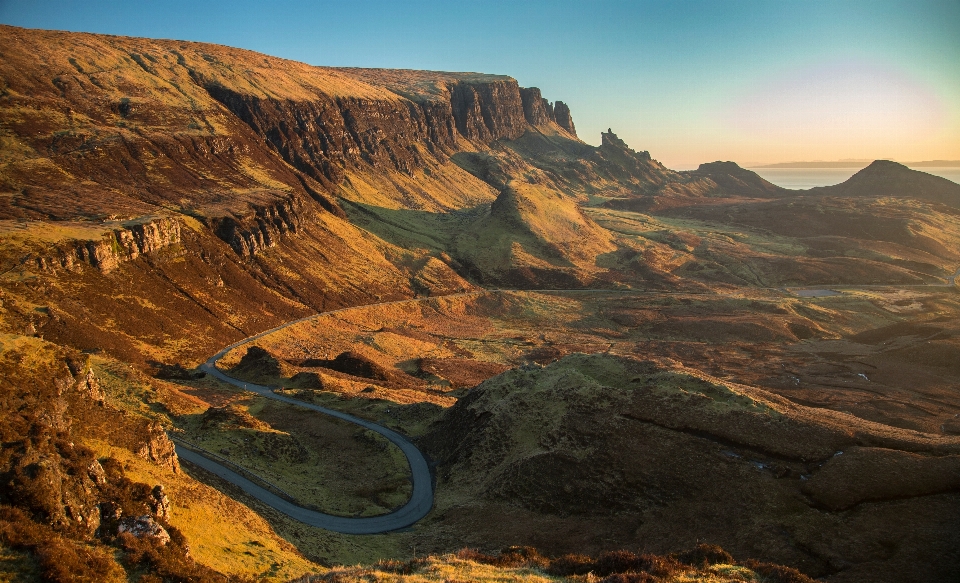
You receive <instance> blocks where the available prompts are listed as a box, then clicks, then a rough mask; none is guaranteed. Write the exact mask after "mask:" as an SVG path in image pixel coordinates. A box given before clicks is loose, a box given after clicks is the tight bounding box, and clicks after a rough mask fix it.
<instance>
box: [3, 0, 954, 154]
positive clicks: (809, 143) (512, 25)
mask: <svg viewBox="0 0 960 583" xmlns="http://www.w3.org/2000/svg"><path fill="white" fill-rule="evenodd" d="M0 22H2V23H5V24H13V25H17V26H25V27H30V28H47V29H60V30H73V31H85V32H98V33H109V34H118V35H129V36H143V37H155V38H174V39H182V40H194V41H203V42H211V43H217V44H224V45H230V46H236V47H242V48H247V49H252V50H255V51H260V52H263V53H267V54H270V55H275V56H279V57H285V58H289V59H294V60H298V61H304V62H307V63H310V64H314V65H330V66H358V67H393V68H409V69H432V70H446V71H478V72H484V73H499V74H506V75H510V76H512V77H514V78H516V79H517V80H518V81H519V82H520V84H521V85H522V86H536V87H540V88H541V89H542V90H543V94H544V96H545V97H547V98H548V99H550V100H556V99H560V100H562V101H564V102H566V103H567V104H569V105H570V107H571V110H572V112H573V117H574V122H575V123H576V125H577V131H578V134H579V135H580V137H581V139H583V140H584V141H586V142H589V143H593V144H598V143H599V141H600V132H601V131H604V130H606V129H607V128H608V127H609V128H612V129H613V130H614V132H616V133H617V134H618V135H619V136H620V137H621V138H623V139H624V140H626V142H627V143H628V144H630V145H631V146H632V147H633V148H634V149H637V150H649V151H650V153H651V154H652V155H653V157H654V158H657V159H659V160H661V161H662V162H664V163H665V164H667V165H668V166H671V167H673V168H687V167H695V166H696V165H697V164H699V163H700V162H706V161H712V160H718V159H719V160H735V161H737V162H740V163H741V164H742V165H751V164H758V163H769V162H782V161H795V160H816V159H821V160H836V159H843V158H858V159H861V158H863V159H874V158H892V159H897V160H901V161H918V160H930V159H954V160H956V159H960V0H941V1H934V0H913V1H909V2H907V1H901V2H892V1H884V0H860V1H848V2H845V1H841V0H837V1H819V0H802V1H796V2H794V1H787V0H782V1H780V0H769V1H759V0H756V1H746V0H744V1H738V0H716V1H699V2H694V1H690V2H683V1H669V2H668V1H660V2H649V1H632V2H631V1H618V2H614V1H603V0H595V1H582V2H572V1H564V0H554V1H540V0H524V1H522V2H518V1H512V2H501V1H478V0H450V1H436V0H407V1H397V2H389V1H386V0H353V1H346V0H340V1H334V2H331V1H325V0H313V1H302V2H293V1H289V0H275V1H272V2H270V1H263V0H259V1H252V0H230V1H226V0H189V1H186V0H170V1H166V2H159V1H154V0H123V1H119V0H85V1H80V0H0Z"/></svg>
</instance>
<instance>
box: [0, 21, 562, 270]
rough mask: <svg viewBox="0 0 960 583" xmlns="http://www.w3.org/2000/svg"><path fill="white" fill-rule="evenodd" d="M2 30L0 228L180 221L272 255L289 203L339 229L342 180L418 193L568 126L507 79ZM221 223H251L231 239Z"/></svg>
mask: <svg viewBox="0 0 960 583" xmlns="http://www.w3.org/2000/svg"><path fill="white" fill-rule="evenodd" d="M0 32H2V34H0V52H2V54H3V55H4V60H3V62H2V63H0V79H2V80H3V82H4V87H5V89H4V93H3V96H2V98H0V120H2V122H0V125H2V128H0V129H2V131H3V132H4V135H6V136H7V137H8V138H9V140H11V142H10V147H6V146H5V150H6V151H7V152H8V153H9V154H10V163H9V164H6V165H5V166H4V167H3V168H2V169H0V190H2V191H3V192H9V193H17V196H15V197H4V198H2V199H0V218H32V219H56V220H76V219H81V220H89V219H95V220H97V219H103V218H104V217H105V216H107V217H109V216H116V217H123V218H134V217H142V216H146V215H150V214H159V213H160V211H161V210H163V211H164V212H169V211H171V210H173V211H174V212H176V211H181V212H188V214H191V215H192V216H197V217H204V218H206V219H208V220H205V221H204V222H205V223H206V224H208V225H211V226H213V227H214V228H217V229H220V228H221V227H222V231H218V234H226V235H227V236H226V238H225V240H227V241H228V242H229V243H230V244H231V246H232V247H233V248H234V249H235V250H237V252H238V253H248V252H249V250H250V249H257V248H260V247H262V246H264V245H266V246H269V245H270V244H271V243H270V242H269V241H267V239H268V238H269V237H268V233H267V231H265V230H264V228H263V227H262V225H263V224H264V223H267V224H270V225H275V226H276V232H275V233H274V235H276V234H278V233H279V234H284V233H297V232H298V229H297V228H296V225H295V221H288V220H286V219H285V218H284V210H283V209H284V207H289V206H290V204H291V203H290V202H289V201H291V200H292V199H295V198H300V199H302V204H303V205H305V206H310V205H311V201H313V202H315V203H317V204H319V205H320V207H321V209H322V210H325V211H329V212H332V213H333V214H335V215H337V216H340V217H341V218H343V214H342V212H341V211H340V209H339V208H338V206H337V203H336V202H335V198H336V197H337V196H340V195H342V194H343V192H342V191H341V190H340V188H341V187H342V185H344V183H345V181H347V180H348V178H349V176H350V175H351V174H356V173H367V174H368V175H376V176H388V177H395V178H391V179H393V180H395V181H398V182H401V183H402V182H403V181H404V180H408V179H409V178H411V177H413V176H415V175H416V176H417V178H418V180H421V181H429V180H430V179H429V178H424V177H423V174H424V171H425V170H429V171H430V174H431V175H434V176H435V171H436V170H437V169H438V168H439V167H441V166H443V165H444V164H446V163H447V160H448V159H449V157H450V156H451V155H453V154H455V153H456V152H458V151H460V150H462V149H464V148H466V149H475V148H483V147H485V146H487V145H489V144H490V143H491V142H493V141H495V140H500V139H508V140H512V139H516V138H518V137H520V136H522V135H523V134H524V132H526V131H527V129H528V128H529V127H530V125H531V124H533V125H544V124H546V125H549V124H554V123H556V124H557V127H563V128H565V129H566V130H568V131H572V128H573V125H572V121H571V120H570V118H569V109H568V108H566V106H565V105H563V104H562V103H560V102H557V104H556V106H555V107H551V106H550V104H549V103H547V102H546V101H544V100H543V99H542V97H540V92H539V90H537V89H535V88H531V89H523V90H522V91H521V88H520V87H519V86H518V84H517V82H516V80H514V79H512V78H510V77H505V76H498V75H479V74H472V73H466V74H459V73H435V72H416V71H383V70H373V69H334V68H324V67H311V66H308V65H304V64H301V63H295V62H291V61H285V60H283V59H276V58H272V57H267V56H264V55H260V54H257V53H252V52H249V51H243V50H238V49H231V48H228V47H220V46H213V45H204V44H199V43H187V42H181V41H166V40H149V39H135V38H124V37H108V36H99V35H89V34H75V33H63V32H51V31H34V30H26V29H19V28H14V27H0ZM524 95H527V96H528V97H527V98H526V99H527V101H528V104H527V106H525V105H524V99H525V98H524ZM554 110H555V111H556V114H554ZM464 140H466V141H467V142H471V143H472V144H467V143H464ZM418 173H419V174H418ZM457 179H458V178H457V177H454V178H453V179H452V180H448V183H447V184H444V183H443V181H442V180H441V179H438V178H436V177H434V178H433V180H434V182H436V183H437V184H436V185H434V186H435V188H434V190H443V189H448V190H449V189H450V188H454V189H456V188H458V186H457V185H453V186H451V184H452V183H454V182H456V181H457ZM397 190H398V192H397V193H396V194H393V195H391V196H393V197H394V198H396V199H398V201H399V202H398V203H397V205H396V206H398V207H402V206H406V207H410V206H413V207H416V206H417V205H418V204H419V203H418V201H417V196H418V195H417V190H418V189H417V188H411V187H410V185H405V186H403V187H401V188H398V189H397ZM433 198H435V199H436V198H439V199H442V198H443V196H442V194H441V195H437V196H434V197H433ZM462 198H463V197H462V196H459V197H457V196H454V197H452V198H451V200H461V199H462ZM401 199H402V200H401ZM292 204H293V205H294V206H296V204H299V203H292ZM452 204H453V205H456V204H458V203H457V202H453V203H452ZM270 207H273V208H274V210H270V211H267V210H265V209H267V208H270ZM223 216H237V217H248V219H249V220H247V221H246V224H240V225H239V226H235V228H234V226H232V225H231V224H230V221H221V220H219V219H218V218H217V217H223ZM278 218H279V222H278V220H277V219H278ZM237 222H238V223H244V220H242V219H237ZM254 223H256V225H254ZM224 225H225V226H224ZM237 232H243V233H246V234H241V235H239V238H237V236H234V234H235V233H237ZM258 232H259V233H260V235H257V233H258ZM231 233H234V234H231ZM270 240H271V241H272V240H275V237H273V238H270ZM241 241H245V242H243V243H241Z"/></svg>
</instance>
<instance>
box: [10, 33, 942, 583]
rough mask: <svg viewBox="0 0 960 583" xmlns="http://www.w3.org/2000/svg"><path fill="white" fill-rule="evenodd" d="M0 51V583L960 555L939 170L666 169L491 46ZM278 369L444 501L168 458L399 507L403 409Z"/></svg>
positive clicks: (374, 419)
mask: <svg viewBox="0 0 960 583" xmlns="http://www.w3.org/2000/svg"><path fill="white" fill-rule="evenodd" d="M0 54H2V55H3V59H2V60H0V81H2V83H0V366H2V369H3V370H2V372H3V374H2V375H0V419H2V423H0V432H2V433H3V435H4V441H3V443H4V445H3V448H2V455H0V478H2V479H3V483H4V484H7V485H8V486H9V487H7V488H5V489H3V490H2V491H0V555H2V556H0V579H3V578H4V577H7V572H8V571H9V572H11V573H14V575H10V576H9V577H7V578H9V579H16V578H17V577H18V576H22V578H28V579H29V577H34V578H37V577H41V578H42V577H45V578H46V579H49V580H57V581H68V580H73V579H76V578H84V577H86V580H107V581H113V580H116V581H121V580H139V581H147V582H149V581H156V580H157V579H158V578H159V579H161V580H167V581H175V580H177V581H179V580H192V581H225V580H241V581H242V580H245V578H249V579H253V580H261V579H262V580H267V581H290V580H292V579H294V578H295V577H298V576H301V575H304V574H311V575H308V576H307V578H306V579H303V580H304V581H310V580H316V579H317V578H320V579H321V580H332V581H339V580H345V581H351V580H367V579H371V578H374V579H386V580H411V581H416V580H447V579H450V580H457V579H460V580H462V579H480V580H484V579H485V580H522V579H525V578H527V579H529V578H541V579H544V580H574V581H594V580H596V579H597V578H598V577H607V578H608V579H607V580H609V581H611V582H612V581H676V582H678V583H679V582H680V581H701V580H702V581H733V580H757V581H777V580H778V578H780V579H779V580H782V581H788V582H792V583H797V582H803V581H808V580H809V579H808V578H807V577H806V576H805V575H801V574H800V573H799V572H797V571H794V569H800V570H801V571H803V572H805V573H807V574H811V575H816V576H820V577H824V578H827V579H828V580H830V581H836V582H844V581H856V580H858V578H860V580H862V579H863V578H868V579H870V580H876V581H884V580H891V581H892V580H895V579H896V580H901V581H908V580H917V581H920V580H936V579H938V578H939V579H942V580H949V579H950V578H951V577H952V578H955V577H956V574H957V573H958V572H960V571H958V565H960V558H958V557H957V555H956V551H955V549H956V548H960V545H958V544H957V543H958V542H960V541H957V540H956V530H955V529H953V528H952V525H953V524H954V523H955V522H956V521H955V520H953V518H954V517H955V516H956V515H957V512H958V511H957V495H956V493H957V490H958V488H960V484H958V483H957V482H956V475H957V471H958V466H957V459H958V457H960V451H958V447H960V446H958V442H957V439H958V438H957V437H956V435H957V433H958V432H960V429H958V427H960V426H958V425H957V415H960V401H957V396H956V391H955V384H956V383H955V377H956V374H955V373H956V365H955V361H956V360H957V358H956V357H957V354H958V352H957V342H956V338H957V337H960V332H958V330H960V318H958V314H960V309H958V307H957V299H956V298H957V295H956V292H955V286H954V283H955V282H954V281H953V280H952V279H950V278H951V276H953V275H954V274H955V273H956V270H957V267H958V265H960V219H958V216H960V215H958V214H957V209H956V205H957V204H958V202H960V194H958V192H957V188H958V187H956V185H955V184H953V183H950V182H949V181H943V180H941V179H935V177H932V176H929V175H927V174H924V173H921V172H915V171H912V170H909V169H906V168H904V167H902V166H899V165H896V164H893V163H890V162H881V161H878V162H875V163H874V164H872V165H870V166H869V167H868V168H866V169H864V170H863V171H861V172H860V173H859V174H857V175H856V176H854V177H853V178H851V179H850V180H849V181H847V182H846V183H844V184H842V185H838V186H835V187H830V188H825V189H814V190H811V191H802V192H794V191H788V190H785V189H782V188H779V187H776V186H775V185H773V184H771V183H769V182H767V181H765V180H763V179H762V178H760V177H759V176H758V175H756V174H755V173H753V172H751V171H749V170H746V169H743V168H741V167H740V166H738V165H737V164H736V163H734V162H708V163H705V164H702V165H701V166H700V167H699V168H698V169H697V170H695V171H689V172H678V171H674V170H671V169H669V168H667V167H665V166H664V165H663V164H661V163H660V162H659V161H657V160H656V159H655V158H654V157H653V156H652V155H651V153H650V152H648V151H644V150H640V149H634V147H632V146H631V145H628V144H627V143H625V142H624V141H623V140H621V139H620V138H619V137H618V136H617V135H616V134H615V133H614V132H613V131H612V129H609V130H608V131H606V132H602V133H601V136H600V139H601V145H600V146H599V147H594V146H591V145H589V144H587V143H585V142H584V141H582V140H581V139H580V137H578V133H577V128H576V126H575V124H574V119H573V115H572V113H571V109H570V107H569V106H568V105H567V104H565V103H564V102H562V101H559V100H556V101H550V100H548V99H546V98H545V97H544V96H543V95H542V94H541V91H540V90H539V89H537V88H535V87H521V86H520V85H519V84H518V82H517V81H516V80H515V79H513V78H511V77H508V76H503V75H487V74H482V73H458V72H440V71H411V70H384V69H355V68H331V67H318V66H311V65H306V64H303V63H298V62H293V61H288V60H284V59H279V58H275V57H270V56H267V55H262V54H258V53H254V52H251V51H246V50H242V49H235V48H230V47H223V46H217V45H210V44H203V43H194V42H185V41H176V40H152V39H139V38H128V37H116V36H107V35H94V34H83V33H69V32H56V31H41V30H28V29H21V28H15V27H9V26H0ZM580 131H581V133H582V132H583V130H582V126H581V130H580ZM633 146H637V145H633ZM948 284H949V285H948ZM490 288H497V289H490ZM499 288H504V289H499ZM798 288H799V289H798ZM803 288H812V289H803ZM314 315H316V317H313V316H314ZM285 323H290V324H291V325H290V326H284V327H282V328H277V327H278V326H280V325H282V324H285ZM268 330H272V332H271V333H270V334H266V335H263V336H261V333H264V332H265V331H268ZM242 339H247V341H244V342H239V341H241V340H242ZM235 343H237V344H235ZM224 347H230V350H228V351H226V354H225V356H224V357H223V359H222V360H220V361H219V363H218V364H217V365H216V366H218V367H219V369H210V368H202V367H200V366H199V365H201V363H204V362H206V361H207V359H208V358H210V357H211V356H212V355H214V354H217V353H218V351H221V350H222V349H224ZM681 362H683V364H680V363H681ZM536 363H539V364H536ZM216 370H220V371H222V372H224V373H225V374H228V375H232V377H233V378H234V380H235V381H236V383H235V384H234V383H228V382H224V379H223V378H221V377H217V376H216V375H215V374H212V373H213V372H214V371H216ZM868 375H869V376H868ZM250 382H254V383H262V384H263V385H264V387H263V388H262V390H261V393H260V394H259V395H258V394H254V393H251V392H248V391H247V390H245V389H249V388H250V387H248V386H245V383H250ZM273 396H276V397H278V398H280V399H279V400H277V399H271V398H267V397H273ZM281 397H282V398H281ZM290 399H299V400H301V401H308V402H310V403H313V404H316V405H322V406H324V407H329V408H332V409H335V410H338V411H341V412H345V413H349V414H350V415H353V416H355V417H357V418H359V419H363V420H365V422H369V423H373V424H375V425H378V426H380V427H382V428H383V427H386V428H388V429H389V430H391V431H396V432H398V433H400V434H402V435H405V436H406V437H407V438H409V439H410V440H413V441H416V444H418V445H419V446H420V447H421V448H423V449H424V450H425V452H426V453H428V454H429V455H430V456H431V458H432V461H433V462H436V464H437V465H436V466H435V471H436V484H435V487H436V491H435V492H434V495H435V497H434V498H433V500H434V504H435V506H434V509H433V511H432V512H431V513H430V514H429V515H428V516H427V517H426V518H424V519H423V520H421V521H419V522H417V523H416V524H414V525H412V526H410V527H409V528H406V529H404V530H403V531H398V532H389V533H379V534H373V535H365V536H355V535H344V534H338V533H335V532H332V531H326V530H322V529H319V528H314V527H310V526H307V525H305V524H303V523H300V522H298V521H296V520H295V519H294V518H292V517H291V516H290V515H288V514H284V513H283V512H282V511H279V510H278V509H277V508H276V507H272V506H270V505H269V504H266V503H265V501H264V500H261V499H258V498H256V497H254V496H251V495H249V494H248V493H245V491H244V490H243V489H242V488H238V487H235V486H236V484H233V483H231V482H229V481H227V480H226V479H225V478H223V477H218V476H217V475H215V474H212V473H208V472H206V471H204V470H202V469H200V468H199V467H195V466H192V465H190V464H189V463H184V464H183V466H181V465H180V464H179V462H178V458H177V457H176V455H175V452H174V449H173V444H172V441H171V437H176V438H177V439H179V440H181V442H189V444H191V445H190V447H196V448H199V449H200V450H203V451H205V452H206V454H201V455H209V456H212V457H208V459H210V460H219V461H218V462H216V463H220V462H223V463H224V464H230V467H233V468H235V469H237V470H238V471H240V472H247V473H246V474H243V475H245V476H246V475H248V474H253V475H254V478H255V479H256V480H259V481H260V482H264V483H266V484H267V485H269V486H270V487H272V488H279V486H277V484H283V488H281V490H282V491H283V492H284V494H285V496H287V502H289V503H291V504H293V503H294V502H297V503H299V504H301V505H303V506H304V507H308V508H313V509H319V510H316V511H318V512H321V511H322V512H327V513H332V514H337V515H340V516H342V517H347V518H356V517H361V516H364V517H365V516H372V515H378V514H386V513H389V512H391V510H393V509H395V508H397V507H398V506H399V505H402V504H403V503H404V501H405V500H406V499H407V498H408V497H409V496H410V492H411V478H410V476H409V471H408V470H409V467H408V465H407V462H406V461H405V460H407V459H409V458H407V457H404V455H403V454H402V453H401V452H400V450H399V449H398V448H397V447H395V445H396V442H390V441H385V440H384V439H382V438H381V437H382V436H381V434H378V433H376V432H375V431H371V430H368V429H359V428H358V427H357V426H356V425H354V424H352V423H351V422H349V421H347V420H344V419H334V418H333V417H329V418H328V417H327V416H323V415H321V414H319V413H317V412H316V411H315V410H313V411H311V410H309V409H308V408H305V407H302V406H301V405H302V403H298V402H297V401H296V400H293V401H291V400H290ZM365 427H370V425H369V424H368V425H365ZM401 442H402V440H401ZM179 443H180V442H178V444H179ZM391 443H393V444H394V445H390V444H391ZM407 445H409V444H407ZM178 447H179V445H178ZM411 447H412V446H411ZM839 452H842V453H839ZM224 467H226V466H224ZM422 475H425V472H424V474H422ZM888 475H894V476H896V477H897V478H896V479H895V480H886V479H885V477H886V476H888ZM251 479H252V478H251ZM260 482H258V483H260ZM424 482H425V480H424V481H418V482H417V483H418V484H423V483H424ZM290 499H292V500H293V501H291V500H290ZM424 508H426V506H424ZM890 524H896V525H897V527H898V530H897V532H895V533H892V534H891V533H890V532H889V531H890V529H889V525H890ZM121 526H122V527H123V529H121ZM161 533H164V534H161ZM704 541H707V542H709V543H710V544H711V545H712V544H720V545H721V546H722V547H723V548H724V549H727V550H728V551H730V552H732V553H733V555H734V556H735V557H736V558H737V560H734V558H733V557H732V556H730V555H728V554H727V553H726V551H723V550H720V549H719V548H718V547H712V546H709V545H707V546H698V544H699V543H701V542H704ZM515 545H524V547H526V546H530V547H531V548H520V547H516V546H515ZM465 546H470V547H476V548H478V549H480V550H476V551H462V552H460V553H458V554H456V555H453V554H451V553H456V552H457V551H458V549H463V548H464V547H465ZM532 547H535V548H538V549H539V551H534V550H533V548H532ZM504 548H505V550H504V551H503V552H502V553H499V554H497V553H496V552H494V551H496V549H504ZM418 549H419V552H420V554H419V555H418V554H417V553H418ZM623 549H630V551H629V552H627V551H623ZM691 549H693V550H691ZM620 551H623V552H620ZM425 552H426V553H431V554H430V556H429V558H428V559H417V558H416V557H418V556H419V557H422V556H423V554H424V553H425ZM634 552H636V554H634ZM541 553H542V554H541ZM571 553H573V554H579V555H581V556H575V557H571V556H569V555H570V554H571ZM651 553H655V554H651ZM587 554H589V555H590V556H586V555H587ZM60 557H62V560H57V559H58V558H60ZM378 561H380V562H378ZM738 561H739V562H738ZM769 562H773V563H776V564H784V565H788V567H778V566H776V565H771V564H768V563H769ZM358 564H366V565H368V566H366V567H364V566H358V567H342V565H358ZM330 567H336V568H334V569H332V570H331V569H330ZM4 569H7V570H6V571H5V570H4ZM18 569H19V571H18ZM74 575H75V576H76V577H74ZM311 577H312V578H313V579H311ZM911 577H912V578H913V579H911Z"/></svg>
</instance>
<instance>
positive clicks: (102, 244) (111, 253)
mask: <svg viewBox="0 0 960 583" xmlns="http://www.w3.org/2000/svg"><path fill="white" fill-rule="evenodd" d="M104 227H106V228H107V230H106V232H105V234H104V235H103V236H101V237H100V238H99V239H90V240H76V239H73V240H67V241H64V242H61V243H59V244H57V245H55V246H54V247H53V249H52V250H50V251H48V252H46V253H41V254H40V255H39V256H37V257H35V258H33V261H34V262H35V263H36V266H37V267H38V268H39V269H40V270H42V271H52V272H55V271H56V270H57V269H67V270H71V269H73V268H74V267H75V266H77V265H78V264H80V263H85V264H88V265H91V266H93V267H96V268H97V269H99V270H100V271H101V272H103V273H109V272H111V271H113V270H114V269H115V268H116V267H117V266H118V265H120V263H122V262H124V261H130V260H132V259H136V258H138V257H140V256H141V255H144V254H148V253H154V252H157V251H160V250H162V249H164V248H167V247H170V246H173V245H176V244H178V243H180V222H179V221H178V220H177V219H176V218H173V217H143V218H141V219H139V220H134V221H126V222H123V223H121V224H120V225H119V226H118V227H115V228H109V227H110V223H105V224H104Z"/></svg>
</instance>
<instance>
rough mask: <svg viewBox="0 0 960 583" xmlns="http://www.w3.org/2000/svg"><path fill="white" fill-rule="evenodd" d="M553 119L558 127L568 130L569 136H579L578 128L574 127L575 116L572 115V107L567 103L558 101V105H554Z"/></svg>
mask: <svg viewBox="0 0 960 583" xmlns="http://www.w3.org/2000/svg"><path fill="white" fill-rule="evenodd" d="M553 118H554V121H556V122H557V125H558V126H560V127H562V128H563V129H565V130H567V132H568V133H569V134H571V135H574V136H575V135H577V128H576V127H574V125H573V116H572V115H571V114H570V107H569V106H568V105H567V104H566V103H564V102H562V101H560V100H557V101H556V103H554V104H553Z"/></svg>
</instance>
